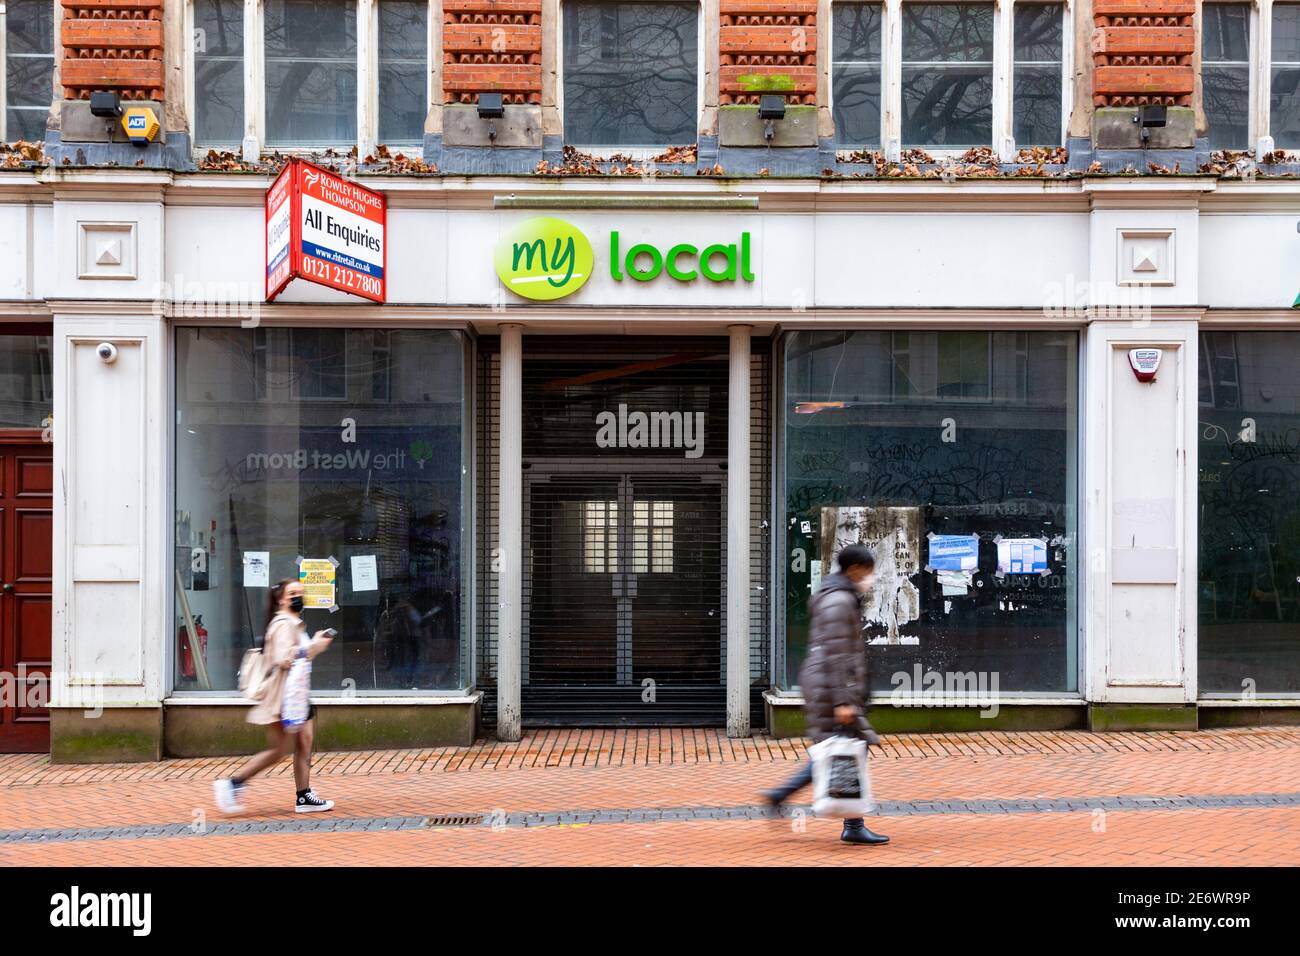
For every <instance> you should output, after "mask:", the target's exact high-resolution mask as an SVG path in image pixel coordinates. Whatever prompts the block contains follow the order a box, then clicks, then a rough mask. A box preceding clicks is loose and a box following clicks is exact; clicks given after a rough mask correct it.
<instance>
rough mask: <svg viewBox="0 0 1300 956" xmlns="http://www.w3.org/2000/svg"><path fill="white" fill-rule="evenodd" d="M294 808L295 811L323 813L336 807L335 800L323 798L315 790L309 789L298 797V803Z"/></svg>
mask: <svg viewBox="0 0 1300 956" xmlns="http://www.w3.org/2000/svg"><path fill="white" fill-rule="evenodd" d="M293 809H294V812H295V813H323V812H324V811H326V810H333V809H334V801H333V800H322V799H321V798H320V797H318V796H316V791H315V790H308V791H307V792H306V793H304V794H303V795H302V796H300V797H299V798H298V803H297V805H296V806H295V807H294V808H293Z"/></svg>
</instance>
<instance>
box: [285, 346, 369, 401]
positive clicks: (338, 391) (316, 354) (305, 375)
mask: <svg viewBox="0 0 1300 956" xmlns="http://www.w3.org/2000/svg"><path fill="white" fill-rule="evenodd" d="M289 341H290V345H291V356H290V359H291V363H292V364H291V366H290V368H289V380H290V382H291V383H292V386H293V387H292V392H291V394H292V395H293V397H294V398H296V399H306V400H311V399H345V398H347V397H348V333H347V332H344V331H342V330H340V329H292V330H290V332H289ZM387 374H388V369H387V368H384V369H383V371H382V375H383V376H384V377H386V376H387ZM374 378H375V376H374V372H373V370H372V373H371V381H372V382H373V381H374Z"/></svg>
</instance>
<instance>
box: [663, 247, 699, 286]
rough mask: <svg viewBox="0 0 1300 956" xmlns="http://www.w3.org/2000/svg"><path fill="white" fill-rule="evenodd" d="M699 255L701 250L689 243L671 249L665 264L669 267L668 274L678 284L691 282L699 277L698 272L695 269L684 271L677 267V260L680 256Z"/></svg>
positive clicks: (665, 258)
mask: <svg viewBox="0 0 1300 956" xmlns="http://www.w3.org/2000/svg"><path fill="white" fill-rule="evenodd" d="M699 253H700V250H699V249H697V248H696V247H695V246H693V245H691V244H690V243H689V242H683V243H682V244H681V245H678V246H673V247H672V248H671V249H669V250H668V255H667V256H665V257H664V263H665V265H667V267H668V274H669V275H670V276H672V277H673V278H674V279H676V280H677V281H678V282H690V281H691V280H692V279H694V278H695V277H696V276H698V275H699V273H698V272H696V271H695V270H694V269H689V270H687V271H682V270H681V269H679V268H678V267H677V259H678V257H679V256H684V255H690V256H697V255H699Z"/></svg>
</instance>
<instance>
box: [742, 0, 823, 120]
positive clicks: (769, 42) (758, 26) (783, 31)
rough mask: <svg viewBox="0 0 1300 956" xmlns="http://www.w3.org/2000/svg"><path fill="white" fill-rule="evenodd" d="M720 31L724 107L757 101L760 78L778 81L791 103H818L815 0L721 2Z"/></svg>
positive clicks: (777, 88) (760, 93)
mask: <svg viewBox="0 0 1300 956" xmlns="http://www.w3.org/2000/svg"><path fill="white" fill-rule="evenodd" d="M719 33H720V42H721V49H720V53H721V59H720V61H719V65H720V67H721V69H720V71H719V87H718V91H719V100H720V102H721V103H722V104H724V105H728V104H745V103H757V102H758V98H759V96H760V95H762V93H763V92H764V90H762V89H758V90H756V89H755V86H756V85H757V84H756V83H755V78H756V77H757V78H762V77H774V78H776V82H777V84H778V85H776V86H773V87H772V92H781V93H784V94H785V96H786V101H787V102H789V103H804V104H809V105H812V104H815V103H816V102H817V2H816V0H722V20H721V24H720V30H719ZM787 79H788V82H789V83H790V84H792V85H791V86H790V87H789V88H785V86H786V81H787ZM761 82H762V81H761V80H759V83H761Z"/></svg>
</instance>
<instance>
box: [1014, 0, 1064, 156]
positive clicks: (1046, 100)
mask: <svg viewBox="0 0 1300 956" xmlns="http://www.w3.org/2000/svg"><path fill="white" fill-rule="evenodd" d="M1014 9H1015V30H1014V33H1015V36H1014V42H1015V68H1014V71H1013V73H1012V80H1011V82H1012V84H1013V95H1012V102H1011V110H1012V114H1013V122H1014V127H1013V135H1014V136H1015V140H1016V145H1017V146H1059V145H1060V144H1061V136H1062V133H1063V132H1064V130H1063V125H1062V124H1063V120H1062V115H1063V114H1062V106H1061V95H1062V94H1061V87H1062V84H1063V82H1064V79H1063V76H1062V59H1061V57H1062V52H1061V51H1062V25H1063V23H1064V15H1063V12H1062V11H1063V8H1062V6H1061V5H1060V4H1056V3H1017V4H1016V5H1015V7H1014Z"/></svg>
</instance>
